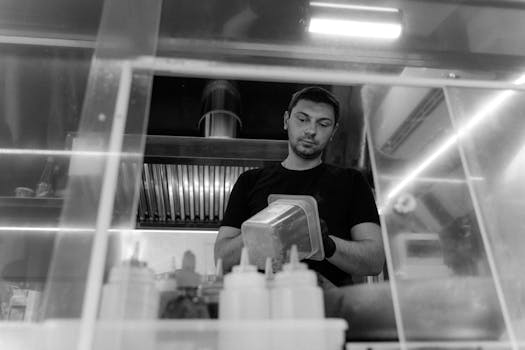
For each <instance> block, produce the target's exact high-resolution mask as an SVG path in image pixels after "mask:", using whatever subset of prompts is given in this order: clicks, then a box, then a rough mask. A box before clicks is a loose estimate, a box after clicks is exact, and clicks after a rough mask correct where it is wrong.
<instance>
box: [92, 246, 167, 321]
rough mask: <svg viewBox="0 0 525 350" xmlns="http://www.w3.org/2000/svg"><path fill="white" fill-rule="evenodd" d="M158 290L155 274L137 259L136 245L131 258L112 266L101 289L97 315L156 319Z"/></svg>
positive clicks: (103, 317) (111, 317) (101, 316)
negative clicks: (106, 281)
mask: <svg viewBox="0 0 525 350" xmlns="http://www.w3.org/2000/svg"><path fill="white" fill-rule="evenodd" d="M158 307H159V292H158V291H157V288H156V286H155V275H154V273H153V271H152V270H151V269H149V268H148V267H147V266H146V263H145V262H142V261H139V259H138V246H136V248H135V252H134V254H133V256H132V258H131V259H130V260H127V261H123V262H122V263H121V264H119V265H117V266H114V267H113V268H112V269H111V272H110V275H109V281H108V283H107V284H105V285H104V287H103V288H102V302H101V306H100V318H101V319H111V320H119V319H120V320H121V319H156V318H157V310H158Z"/></svg>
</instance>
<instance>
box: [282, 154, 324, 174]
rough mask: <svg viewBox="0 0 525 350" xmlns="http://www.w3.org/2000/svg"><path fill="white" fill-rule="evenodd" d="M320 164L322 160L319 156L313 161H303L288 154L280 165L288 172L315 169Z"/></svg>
mask: <svg viewBox="0 0 525 350" xmlns="http://www.w3.org/2000/svg"><path fill="white" fill-rule="evenodd" d="M321 163H322V160H321V157H320V156H319V157H317V158H314V159H303V158H300V157H298V156H295V155H293V154H291V153H290V154H288V157H286V159H285V160H283V161H282V163H281V164H282V166H283V167H285V168H286V169H289V170H308V169H312V168H315V167H316V166H318V165H319V164H321Z"/></svg>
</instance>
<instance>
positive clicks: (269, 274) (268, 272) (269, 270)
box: [264, 256, 273, 280]
mask: <svg viewBox="0 0 525 350" xmlns="http://www.w3.org/2000/svg"><path fill="white" fill-rule="evenodd" d="M264 275H265V276H266V279H267V280H273V267H272V258H271V257H269V256H268V257H266V263H265V265H264Z"/></svg>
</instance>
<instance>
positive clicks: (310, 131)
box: [304, 123, 317, 135]
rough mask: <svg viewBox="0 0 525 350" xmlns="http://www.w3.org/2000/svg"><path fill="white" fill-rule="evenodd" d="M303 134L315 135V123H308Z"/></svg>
mask: <svg viewBox="0 0 525 350" xmlns="http://www.w3.org/2000/svg"><path fill="white" fill-rule="evenodd" d="M304 133H305V134H306V135H315V134H316V133H317V126H316V125H315V123H310V124H308V125H307V126H306V129H304Z"/></svg>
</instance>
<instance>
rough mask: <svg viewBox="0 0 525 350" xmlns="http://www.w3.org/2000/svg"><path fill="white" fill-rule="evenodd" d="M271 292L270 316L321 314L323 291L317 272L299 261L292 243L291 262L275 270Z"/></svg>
mask: <svg viewBox="0 0 525 350" xmlns="http://www.w3.org/2000/svg"><path fill="white" fill-rule="evenodd" d="M270 294H271V317H272V318H275V319H297V318H300V319H322V318H324V302H323V292H322V290H321V288H319V287H318V286H317V275H316V274H315V272H313V271H311V270H308V267H307V266H306V264H304V263H301V262H299V259H298V255H297V247H296V246H295V245H293V246H292V249H291V252H290V262H289V263H288V264H284V266H283V270H282V271H280V272H278V273H277V274H275V279H274V281H273V288H272V289H271V291H270Z"/></svg>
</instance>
